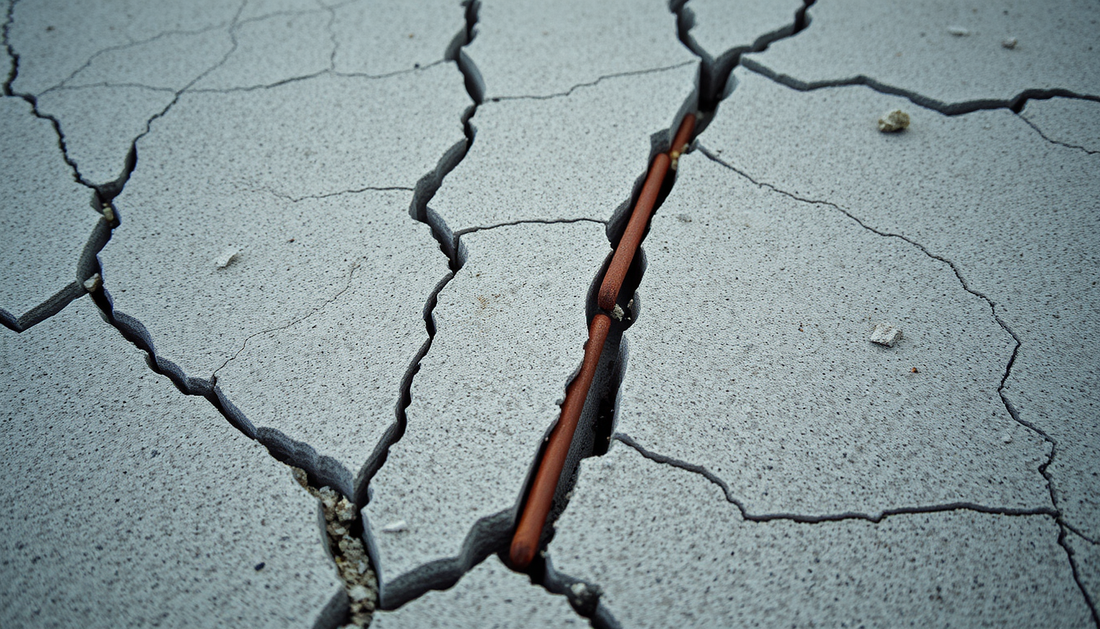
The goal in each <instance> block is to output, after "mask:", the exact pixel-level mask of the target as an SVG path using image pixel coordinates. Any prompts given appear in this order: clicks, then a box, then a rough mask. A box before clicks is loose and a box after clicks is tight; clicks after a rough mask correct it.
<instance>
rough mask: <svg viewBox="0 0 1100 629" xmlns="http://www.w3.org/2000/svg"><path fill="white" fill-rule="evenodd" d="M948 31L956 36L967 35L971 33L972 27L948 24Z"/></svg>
mask: <svg viewBox="0 0 1100 629" xmlns="http://www.w3.org/2000/svg"><path fill="white" fill-rule="evenodd" d="M947 32H948V33H951V34H952V35H954V36H955V37H966V36H967V35H970V29H968V28H964V27H962V26H948V27H947Z"/></svg>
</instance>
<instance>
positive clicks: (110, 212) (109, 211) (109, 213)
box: [103, 205, 115, 223]
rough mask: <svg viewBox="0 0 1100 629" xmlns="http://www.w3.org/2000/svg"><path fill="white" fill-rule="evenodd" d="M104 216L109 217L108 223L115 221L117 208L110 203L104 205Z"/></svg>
mask: <svg viewBox="0 0 1100 629" xmlns="http://www.w3.org/2000/svg"><path fill="white" fill-rule="evenodd" d="M103 218H105V219H107V222H108V223H113V222H115V209H114V208H113V207H111V206H110V205H104V206H103Z"/></svg>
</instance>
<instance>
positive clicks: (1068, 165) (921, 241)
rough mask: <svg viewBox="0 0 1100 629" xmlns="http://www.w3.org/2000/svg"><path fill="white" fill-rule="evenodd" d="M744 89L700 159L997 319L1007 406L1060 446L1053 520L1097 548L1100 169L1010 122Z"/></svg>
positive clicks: (998, 114)
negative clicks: (876, 238) (898, 127)
mask: <svg viewBox="0 0 1100 629" xmlns="http://www.w3.org/2000/svg"><path fill="white" fill-rule="evenodd" d="M736 74H737V75H739V76H740V85H739V86H738V88H737V90H735V91H734V93H733V95H732V96H731V97H730V98H729V99H728V100H727V101H726V102H725V103H723V107H724V108H727V111H731V110H732V111H736V112H737V114H736V115H730V116H725V117H722V116H719V118H718V119H717V120H716V121H715V123H714V124H713V125H711V126H710V127H709V128H708V129H707V130H706V132H705V133H704V134H703V136H702V137H701V140H700V141H701V142H702V144H703V146H705V147H706V148H707V149H708V150H710V151H711V152H712V153H713V154H716V155H718V157H719V158H720V159H722V160H723V161H725V162H727V163H728V164H730V165H731V166H732V167H734V168H736V169H738V170H741V171H742V172H744V173H745V174H746V175H747V176H749V177H751V178H753V179H754V180H756V181H758V182H761V183H765V184H770V185H772V186H776V187H778V188H779V189H781V190H783V191H784V192H787V193H789V194H792V195H795V196H797V197H799V198H803V199H808V200H812V201H820V202H826V203H833V204H835V205H836V206H837V207H838V208H840V209H841V210H843V211H844V212H847V213H849V214H851V215H852V216H853V217H855V218H857V219H859V220H860V221H862V223H863V224H864V225H865V226H867V227H868V228H870V229H873V230H876V231H878V232H881V233H886V234H898V235H900V236H902V237H904V238H906V239H908V240H910V241H912V242H913V243H916V244H918V245H920V246H921V247H923V248H924V249H925V250H927V251H928V252H929V254H930V255H932V256H936V257H939V258H941V259H943V260H946V261H949V262H950V263H951V264H952V265H953V267H954V269H955V270H956V271H957V272H958V274H959V276H960V278H961V281H962V282H965V285H966V287H967V288H968V289H969V290H971V291H973V292H975V293H977V294H981V295H984V296H986V298H988V300H989V301H990V302H991V303H993V304H996V314H997V316H998V317H999V318H1000V319H1001V320H1002V321H1003V322H1004V324H1005V325H1006V326H1007V329H1009V330H1012V331H1013V332H1014V333H1015V335H1016V337H1017V338H1018V339H1019V343H1020V346H1019V350H1018V353H1017V355H1016V357H1015V360H1014V361H1013V363H1012V366H1011V370H1010V371H1009V374H1008V379H1007V380H1006V381H1005V383H1004V393H1005V395H1006V396H1007V398H1008V400H1009V401H1010V403H1011V404H1012V406H1013V409H1014V410H1015V412H1017V413H1018V415H1019V418H1020V421H1021V423H1023V424H1025V425H1030V426H1034V427H1035V428H1037V429H1038V430H1040V431H1042V432H1043V433H1045V434H1046V435H1048V436H1049V438H1050V439H1051V440H1052V441H1053V443H1055V444H1057V446H1056V448H1055V456H1054V460H1053V463H1052V464H1051V466H1050V467H1049V468H1046V472H1047V474H1049V475H1050V476H1051V478H1052V482H1053V486H1054V490H1055V495H1056V499H1057V501H1058V506H1059V508H1061V509H1064V510H1065V513H1066V516H1067V521H1068V522H1069V523H1071V524H1072V525H1073V526H1076V527H1079V528H1080V529H1081V530H1083V531H1085V532H1086V534H1087V535H1089V536H1090V537H1091V538H1092V539H1097V535H1098V534H1100V526H1098V525H1100V498H1098V497H1097V496H1098V495H1100V478H1098V477H1097V476H1096V475H1095V469H1096V467H1097V466H1096V463H1097V459H1096V456H1095V452H1096V451H1097V448H1100V428H1098V426H1100V424H1098V422H1097V416H1098V415H1097V413H1096V412H1095V410H1093V409H1095V408H1096V407H1097V405H1098V404H1100V400H1097V398H1096V393H1095V390H1096V387H1095V386H1094V383H1095V382H1096V378H1097V372H1096V370H1095V367H1094V365H1095V361H1094V360H1092V359H1091V356H1093V355H1095V354H1096V352H1097V351H1100V346H1097V345H1096V341H1095V340H1093V339H1096V338H1097V334H1096V333H1095V332H1094V331H1097V330H1100V321H1098V320H1097V318H1096V316H1095V313H1096V312H1097V309H1098V308H1100V303H1098V302H1097V299H1098V293H1097V289H1096V285H1094V284H1093V283H1092V282H1094V281H1097V280H1096V273H1095V272H1094V271H1095V269H1097V268H1100V266H1098V265H1100V259H1098V258H1097V252H1098V251H1100V247H1098V245H1100V242H1098V240H1097V234H1100V224H1098V223H1097V217H1098V216H1100V213H1098V212H1097V208H1098V203H1100V202H1098V199H1100V179H1098V178H1097V177H1096V176H1095V174H1096V172H1097V168H1098V167H1100V161H1098V157H1097V156H1096V155H1089V154H1087V153H1084V152H1083V151H1080V150H1077V149H1072V148H1066V147H1063V146H1060V145H1056V144H1053V143H1051V142H1048V141H1046V140H1044V139H1043V138H1042V137H1041V136H1040V135H1039V134H1038V133H1037V132H1036V131H1035V130H1034V129H1033V128H1032V127H1031V126H1030V125H1028V124H1027V122H1026V121H1023V120H1021V119H1020V118H1019V117H1018V116H1016V115H1015V114H1013V113H1012V112H1011V111H1007V110H995V111H979V112H974V113H971V114H967V115H964V116H955V117H948V116H944V115H941V114H939V113H936V112H934V111H929V110H926V109H921V108H916V107H914V106H912V105H906V104H905V101H904V100H902V99H900V98H898V97H894V96H886V95H881V94H878V93H875V92H873V91H872V90H870V89H869V88H866V87H860V86H854V87H843V88H833V89H827V90H821V91H815V92H806V93H799V92H794V91H792V90H789V89H787V88H785V87H783V86H781V85H778V84H776V83H773V82H771V81H769V80H767V79H765V78H763V77H760V76H758V75H754V74H752V73H747V72H744V71H742V70H738V71H737V72H736ZM898 106H901V107H902V108H903V109H907V110H908V111H909V112H911V116H912V117H913V123H912V125H911V126H910V128H909V129H908V130H907V131H906V132H904V133H903V134H900V135H885V134H882V133H880V132H878V131H877V129H876V128H875V127H874V124H875V120H877V118H878V116H879V115H881V114H882V113H883V112H886V111H889V110H890V109H893V108H895V107H898ZM719 151H721V153H718V152H719ZM984 318H985V319H986V320H988V318H989V317H988V315H987V316H986V317H984ZM1067 326H1068V327H1071V328H1073V329H1076V330H1077V331H1078V332H1077V333H1075V334H1074V335H1073V336H1072V337H1069V336H1067V335H1066V334H1065V330H1066V329H1067ZM918 367H919V366H918ZM1007 367H1008V363H1007V361H1006V362H1005V363H1004V364H1003V366H1002V368H1007ZM1052 383H1058V384H1057V386H1056V387H1054V386H1052ZM1090 453H1091V454H1090Z"/></svg>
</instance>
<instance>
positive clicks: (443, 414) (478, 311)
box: [363, 222, 608, 607]
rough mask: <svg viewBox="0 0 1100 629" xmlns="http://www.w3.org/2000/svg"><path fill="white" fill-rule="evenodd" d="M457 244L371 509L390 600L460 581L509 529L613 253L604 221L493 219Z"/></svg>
mask: <svg viewBox="0 0 1100 629" xmlns="http://www.w3.org/2000/svg"><path fill="white" fill-rule="evenodd" d="M462 242H463V243H464V245H465V250H466V252H467V255H468V258H467V260H466V264H465V265H464V266H463V267H462V269H460V270H459V271H458V273H457V274H456V275H455V277H454V279H453V280H451V282H450V283H449V284H448V285H447V286H446V288H444V289H443V290H442V291H441V292H440V293H439V298H438V304H437V305H436V307H435V310H434V315H433V316H434V318H435V322H436V335H435V338H434V341H433V343H432V347H431V350H430V351H429V352H428V354H427V355H426V356H425V357H424V359H423V360H422V361H421V365H420V372H419V373H418V374H417V375H416V378H415V379H414V380H413V384H412V391H411V398H412V402H411V404H410V405H409V407H408V410H407V417H408V420H407V426H406V427H405V430H404V435H403V436H402V437H401V439H400V441H398V442H397V443H396V444H394V445H393V446H391V447H390V449H389V455H388V458H387V460H386V463H385V465H383V466H382V468H381V470H379V472H378V474H377V475H376V476H375V477H374V478H373V480H372V481H371V484H370V487H371V498H370V502H369V503H368V504H367V506H366V508H365V509H364V511H363V513H364V516H365V521H366V522H367V523H368V525H369V527H370V530H371V531H372V532H373V539H374V543H375V544H376V546H377V558H378V575H379V584H380V593H381V600H382V605H383V606H384V607H391V606H393V605H394V604H395V603H396V602H400V601H403V600H406V599H407V598H408V597H409V596H410V595H412V593H414V592H415V593H419V591H423V590H424V589H427V587H430V585H428V584H433V583H437V582H438V579H446V578H447V577H448V576H450V577H451V578H453V577H454V576H457V574H459V573H460V572H461V569H462V567H464V566H467V565H470V564H471V563H473V562H475V561H476V560H477V559H479V557H476V554H477V553H479V552H488V551H487V550H485V549H486V548H493V547H494V546H493V544H496V545H497V546H499V543H500V541H501V540H503V539H504V537H506V536H507V535H508V534H509V528H510V527H511V525H512V521H513V519H514V516H515V510H516V508H517V505H518V501H519V499H520V497H521V492H522V490H523V487H524V482H525V478H526V476H527V474H528V471H529V468H530V466H531V460H532V459H533V458H534V456H535V455H536V454H537V452H538V450H539V444H540V443H541V441H542V439H543V438H544V436H545V435H546V434H547V432H548V430H549V429H550V428H551V426H552V425H553V424H554V422H555V421H556V420H557V418H558V414H559V413H560V408H559V404H560V403H561V402H562V400H563V399H564V395H565V386H566V384H568V382H569V380H570V378H571V377H572V375H573V374H574V373H575V372H576V370H577V369H578V368H579V367H580V359H581V354H580V352H581V351H582V348H583V346H584V342H585V339H587V337H588V330H587V324H586V319H585V298H586V294H587V292H588V287H589V284H590V283H591V281H592V278H593V276H594V274H595V272H596V270H597V269H598V268H599V265H600V263H601V262H602V261H603V258H604V256H605V255H606V254H607V252H608V246H607V239H606V237H605V236H604V230H603V225H601V224H597V223H590V222H579V223H561V224H550V225H541V224H538V225H512V226H505V227H498V228H494V229H489V230H484V231H479V232H475V233H471V234H467V235H465V236H463V237H462ZM471 461H476V462H477V464H476V465H467V463H468V462H471ZM395 523H402V524H403V526H400V527H397V526H392V525H394V524H395ZM387 529H389V530H390V532H387ZM394 529H399V530H394Z"/></svg>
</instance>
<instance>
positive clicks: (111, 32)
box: [8, 0, 242, 94]
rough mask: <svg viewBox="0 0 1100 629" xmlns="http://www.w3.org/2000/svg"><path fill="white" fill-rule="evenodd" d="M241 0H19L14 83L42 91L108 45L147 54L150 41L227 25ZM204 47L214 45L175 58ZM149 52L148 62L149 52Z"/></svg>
mask: <svg viewBox="0 0 1100 629" xmlns="http://www.w3.org/2000/svg"><path fill="white" fill-rule="evenodd" d="M241 4H242V3H226V2H221V1H217V0H204V1H202V2H193V1H191V0H173V1H169V2H158V3H156V4H155V5H151V4H136V5H135V4H133V3H130V2H126V1H125V0H114V1H108V2H104V1H102V0H73V1H69V0H25V1H21V2H18V3H16V4H15V6H14V7H13V11H12V18H13V19H12V23H11V27H10V29H9V34H8V35H9V42H10V43H11V44H12V47H13V48H14V49H15V52H16V54H18V55H19V76H17V77H16V79H15V82H14V83H13V86H12V87H13V89H14V90H15V91H16V92H19V93H25V94H41V93H42V92H44V91H46V90H47V89H49V88H51V87H54V86H57V85H59V84H60V83H62V82H64V81H65V80H66V79H67V78H69V77H70V76H72V75H73V73H75V72H77V71H78V70H80V69H81V68H82V67H83V66H85V65H86V64H88V63H89V62H94V61H95V60H96V59H97V58H98V57H100V56H104V55H108V54H110V53H109V51H121V50H123V49H127V50H129V51H130V52H131V53H133V56H143V51H147V50H149V48H148V46H149V45H150V44H152V45H153V46H154V47H155V46H156V44H155V43H153V42H152V41H151V40H155V39H158V38H162V37H164V38H168V39H171V38H173V37H179V36H182V35H185V34H187V33H191V34H197V33H201V32H202V31H208V30H209V31H213V30H219V29H221V30H222V31H224V30H225V29H227V28H228V27H229V25H230V23H231V22H232V20H233V17H234V15H235V14H236V13H237V11H238V10H239V9H240V8H241ZM204 52H211V51H204V50H201V49H194V50H191V51H190V54H188V55H186V58H181V59H176V60H175V62H176V63H186V62H188V61H189V60H191V59H192V58H195V57H198V58H201V57H202V56H203V54H204ZM122 56H126V55H125V53H123V55H122ZM144 56H145V61H146V62H148V61H149V60H150V57H149V56H148V55H144ZM154 58H155V57H154ZM160 60H161V61H163V60H164V59H163V58H161V59H160ZM116 61H122V58H121V57H119V58H118V59H116Z"/></svg>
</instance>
